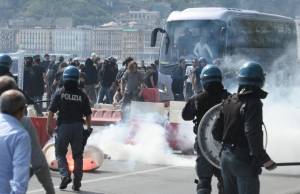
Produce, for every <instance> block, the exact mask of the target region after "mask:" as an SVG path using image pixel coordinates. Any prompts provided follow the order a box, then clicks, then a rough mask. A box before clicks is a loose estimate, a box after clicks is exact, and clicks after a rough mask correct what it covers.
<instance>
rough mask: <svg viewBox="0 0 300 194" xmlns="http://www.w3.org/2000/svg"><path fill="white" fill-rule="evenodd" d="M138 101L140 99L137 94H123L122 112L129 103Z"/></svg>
mask: <svg viewBox="0 0 300 194" xmlns="http://www.w3.org/2000/svg"><path fill="white" fill-rule="evenodd" d="M133 100H135V101H139V100H140V98H139V96H138V92H125V93H124V96H123V99H122V101H123V102H122V110H124V108H125V107H126V106H127V105H129V104H130V103H131V101H133Z"/></svg>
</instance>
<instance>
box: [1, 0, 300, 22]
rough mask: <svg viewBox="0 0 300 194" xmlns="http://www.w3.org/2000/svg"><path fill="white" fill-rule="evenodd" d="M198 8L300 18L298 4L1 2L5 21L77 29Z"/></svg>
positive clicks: (259, 0)
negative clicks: (122, 16)
mask: <svg viewBox="0 0 300 194" xmlns="http://www.w3.org/2000/svg"><path fill="white" fill-rule="evenodd" d="M196 6H227V7H236V8H245V9H256V10H260V11H265V12H269V13H277V14H282V15H288V16H292V17H294V16H295V15H300V4H299V0H285V1H282V0H251V1H249V0H0V16H1V20H2V21H7V20H8V19H12V18H16V17H22V16H24V17H35V18H41V17H53V18H55V17H72V18H73V19H74V24H75V25H82V24H91V25H99V24H102V23H104V22H107V21H111V20H113V18H114V16H116V15H118V14H119V13H120V12H126V11H129V10H140V9H147V10H157V11H160V12H161V13H163V15H164V16H165V15H166V13H168V12H169V11H170V10H175V9H176V10H180V9H184V8H186V7H196Z"/></svg>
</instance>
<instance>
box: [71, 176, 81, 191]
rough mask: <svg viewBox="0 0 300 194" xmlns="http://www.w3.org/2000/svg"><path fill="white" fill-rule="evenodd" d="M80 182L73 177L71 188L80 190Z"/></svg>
mask: <svg viewBox="0 0 300 194" xmlns="http://www.w3.org/2000/svg"><path fill="white" fill-rule="evenodd" d="M80 187H81V182H80V181H78V180H76V179H75V178H74V181H73V186H72V189H73V190H74V191H80Z"/></svg>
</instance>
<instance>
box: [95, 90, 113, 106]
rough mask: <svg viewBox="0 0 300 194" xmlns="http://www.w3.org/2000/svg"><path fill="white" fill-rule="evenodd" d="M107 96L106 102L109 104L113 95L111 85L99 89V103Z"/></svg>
mask: <svg viewBox="0 0 300 194" xmlns="http://www.w3.org/2000/svg"><path fill="white" fill-rule="evenodd" d="M104 97H105V102H106V103H107V104H111V103H112V102H111V101H112V100H111V96H110V87H104V86H102V87H101V89H100V91H99V99H98V102H99V103H103V102H104V101H103V99H104Z"/></svg>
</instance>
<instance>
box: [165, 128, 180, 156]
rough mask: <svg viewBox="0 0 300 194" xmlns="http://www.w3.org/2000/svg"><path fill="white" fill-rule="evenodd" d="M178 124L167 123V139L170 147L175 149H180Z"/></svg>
mask: <svg viewBox="0 0 300 194" xmlns="http://www.w3.org/2000/svg"><path fill="white" fill-rule="evenodd" d="M178 130H179V129H178V124H177V123H168V124H167V125H166V134H167V141H168V143H169V145H170V147H171V148H172V149H174V150H177V149H179V146H178V143H179V142H178V141H177V135H178Z"/></svg>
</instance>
